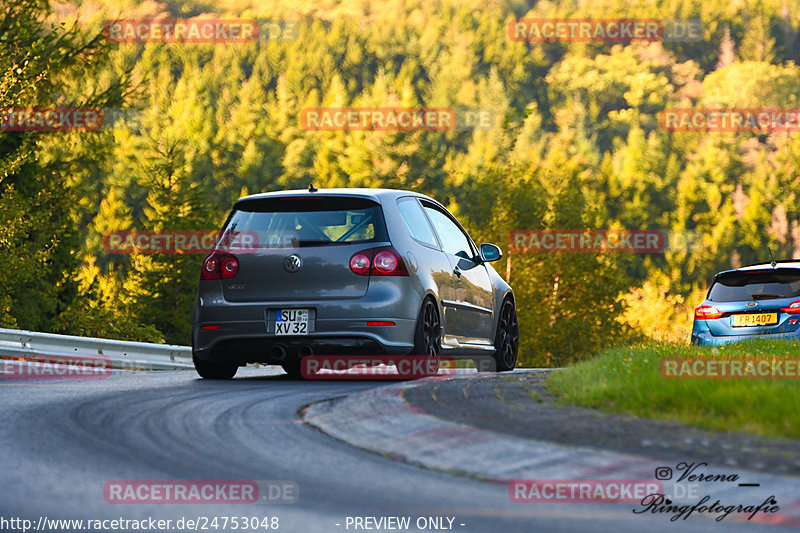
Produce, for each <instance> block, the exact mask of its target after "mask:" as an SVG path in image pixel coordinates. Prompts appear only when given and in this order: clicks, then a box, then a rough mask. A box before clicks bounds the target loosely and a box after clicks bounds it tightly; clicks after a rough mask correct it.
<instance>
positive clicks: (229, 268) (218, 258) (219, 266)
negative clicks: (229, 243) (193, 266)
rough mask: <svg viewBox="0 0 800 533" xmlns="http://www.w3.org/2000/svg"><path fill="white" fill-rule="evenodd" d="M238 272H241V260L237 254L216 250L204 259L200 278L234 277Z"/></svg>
mask: <svg viewBox="0 0 800 533" xmlns="http://www.w3.org/2000/svg"><path fill="white" fill-rule="evenodd" d="M237 272H239V260H238V259H236V256H234V255H231V254H226V253H223V252H219V251H215V252H211V255H209V256H208V257H206V260H205V261H203V268H202V269H201V270H200V279H223V278H232V277H233V276H235V275H236V273H237Z"/></svg>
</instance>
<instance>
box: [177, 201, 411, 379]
mask: <svg viewBox="0 0 800 533" xmlns="http://www.w3.org/2000/svg"><path fill="white" fill-rule="evenodd" d="M237 235H246V236H248V237H250V239H249V240H248V242H246V243H245V244H244V245H242V243H241V242H240V243H238V245H233V246H227V245H226V244H225V243H226V242H227V243H231V242H234V243H235V242H236V240H237V239H236V236H237ZM239 240H241V239H239ZM253 241H255V242H253ZM221 243H222V244H221V246H219V250H217V251H216V252H215V253H214V254H212V255H211V256H209V257H208V258H207V259H206V261H205V263H204V265H203V274H202V276H201V280H200V286H199V291H198V296H197V301H196V305H195V311H194V317H193V324H194V327H193V339H192V341H193V351H194V355H195V358H196V359H200V360H201V361H210V362H226V363H235V364H237V365H241V364H244V363H248V362H260V363H267V364H285V363H286V362H287V360H290V359H295V358H298V357H300V356H305V355H309V354H312V353H317V354H320V353H321V354H326V355H327V354H332V355H335V354H381V353H386V354H408V353H410V352H411V350H412V348H413V338H414V328H415V323H416V318H417V313H418V312H419V305H420V302H421V299H422V294H421V292H422V288H421V287H420V285H419V283H417V282H416V278H415V277H412V276H409V273H408V271H407V269H406V266H405V263H404V261H403V260H402V258H400V256H399V254H398V253H397V252H396V250H394V249H393V248H392V245H391V242H390V240H389V235H388V232H387V228H386V222H385V220H384V215H383V210H382V209H381V206H380V203H379V202H378V201H377V200H376V199H374V198H369V197H364V196H360V195H341V194H340V195H324V194H319V195H312V194H305V195H277V196H267V197H255V198H245V199H242V200H240V201H239V202H237V203H236V205H235V206H234V208H233V211H232V213H231V215H230V217H229V219H228V221H227V222H226V224H225V227H224V230H223V233H222V238H221ZM359 261H360V262H359ZM365 262H366V266H367V267H369V266H370V264H371V263H374V264H375V265H376V266H379V267H383V268H382V269H375V268H372V269H370V268H366V270H363V268H364V264H363V263H365ZM360 268H361V269H362V270H360Z"/></svg>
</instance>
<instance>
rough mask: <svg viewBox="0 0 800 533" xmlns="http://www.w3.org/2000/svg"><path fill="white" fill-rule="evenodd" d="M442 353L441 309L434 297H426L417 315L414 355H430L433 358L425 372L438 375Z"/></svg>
mask: <svg viewBox="0 0 800 533" xmlns="http://www.w3.org/2000/svg"><path fill="white" fill-rule="evenodd" d="M441 353H442V321H441V318H440V317H439V309H438V308H437V306H436V302H434V300H433V299H432V298H425V300H423V302H422V306H421V307H420V310H419V315H418V316H417V326H416V328H415V330H414V351H413V352H412V355H426V356H428V357H430V358H431V360H430V361H429V362H428V364H427V365H426V369H425V372H426V374H429V375H436V374H437V373H438V372H439V362H440V361H439V356H440V355H441ZM401 375H402V374H401Z"/></svg>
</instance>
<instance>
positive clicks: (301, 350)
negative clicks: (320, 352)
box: [297, 344, 314, 357]
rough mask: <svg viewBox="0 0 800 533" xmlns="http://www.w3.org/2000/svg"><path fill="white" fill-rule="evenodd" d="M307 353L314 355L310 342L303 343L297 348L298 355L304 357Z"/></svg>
mask: <svg viewBox="0 0 800 533" xmlns="http://www.w3.org/2000/svg"><path fill="white" fill-rule="evenodd" d="M309 355H314V348H313V347H312V346H311V345H310V344H304V345H302V346H301V347H300V348H298V349H297V356H298V357H306V356H309Z"/></svg>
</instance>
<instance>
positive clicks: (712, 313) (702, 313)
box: [694, 304, 725, 320]
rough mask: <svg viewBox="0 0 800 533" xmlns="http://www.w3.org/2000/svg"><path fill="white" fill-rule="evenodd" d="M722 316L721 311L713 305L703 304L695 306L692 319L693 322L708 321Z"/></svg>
mask: <svg viewBox="0 0 800 533" xmlns="http://www.w3.org/2000/svg"><path fill="white" fill-rule="evenodd" d="M723 314H725V313H723V312H722V311H720V310H719V309H717V308H716V307H714V306H713V305H708V304H703V305H700V306H697V308H696V309H695V310H694V319H695V320H710V319H713V318H719V317H721V316H722V315H723Z"/></svg>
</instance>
